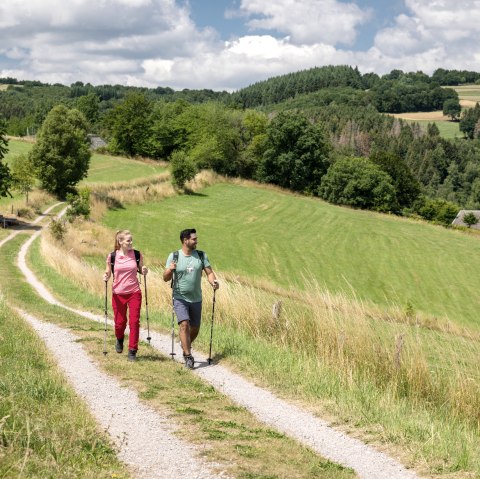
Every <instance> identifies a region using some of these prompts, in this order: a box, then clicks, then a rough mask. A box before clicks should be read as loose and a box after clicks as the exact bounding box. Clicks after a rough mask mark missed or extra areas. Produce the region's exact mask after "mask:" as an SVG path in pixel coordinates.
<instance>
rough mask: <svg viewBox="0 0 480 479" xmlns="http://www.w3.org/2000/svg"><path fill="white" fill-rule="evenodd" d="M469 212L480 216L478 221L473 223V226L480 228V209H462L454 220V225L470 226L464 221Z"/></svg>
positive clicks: (476, 228) (473, 227)
mask: <svg viewBox="0 0 480 479" xmlns="http://www.w3.org/2000/svg"><path fill="white" fill-rule="evenodd" d="M468 213H473V214H474V215H475V216H476V217H477V218H478V223H476V224H474V225H472V226H471V228H472V229H475V230H480V210H460V211H459V212H458V214H457V216H456V217H455V219H454V220H453V221H452V225H454V226H466V227H468V225H467V224H466V223H464V222H463V217H464V216H465V215H466V214H468Z"/></svg>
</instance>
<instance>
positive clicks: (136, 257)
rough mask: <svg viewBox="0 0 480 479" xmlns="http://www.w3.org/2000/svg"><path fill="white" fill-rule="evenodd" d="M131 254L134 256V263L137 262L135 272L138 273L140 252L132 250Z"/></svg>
mask: <svg viewBox="0 0 480 479" xmlns="http://www.w3.org/2000/svg"><path fill="white" fill-rule="evenodd" d="M133 253H134V254H135V261H136V262H137V272H138V273H140V251H138V250H136V249H134V250H133Z"/></svg>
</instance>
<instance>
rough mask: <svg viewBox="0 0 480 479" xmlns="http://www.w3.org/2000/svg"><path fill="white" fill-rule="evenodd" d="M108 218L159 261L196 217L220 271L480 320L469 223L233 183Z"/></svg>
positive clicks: (479, 249)
mask: <svg viewBox="0 0 480 479" xmlns="http://www.w3.org/2000/svg"><path fill="white" fill-rule="evenodd" d="M105 224H106V225H108V226H109V227H111V228H112V229H116V228H117V227H118V226H119V225H121V224H124V225H129V228H131V229H132V230H133V231H135V234H136V236H137V237H138V238H139V240H140V241H141V242H142V245H143V247H144V248H145V249H146V251H147V252H148V254H149V256H150V257H151V258H159V259H160V260H161V261H165V258H166V255H167V254H168V252H169V251H170V250H172V249H174V248H176V247H177V233H178V232H177V230H178V231H180V229H182V228H183V227H187V226H190V225H193V226H196V227H197V228H198V230H199V237H200V245H199V247H200V248H205V249H206V250H207V251H208V252H209V254H210V255H211V257H212V258H214V261H215V265H216V267H217V268H218V269H219V270H221V271H228V272H230V273H233V274H239V275H242V276H244V277H250V276H253V277H255V278H262V279H264V280H268V281H271V282H273V283H275V284H277V285H280V286H283V287H286V288H291V287H293V288H298V287H300V288H302V289H305V288H308V283H309V281H311V280H315V281H316V282H318V283H319V284H320V285H321V286H324V287H325V288H327V289H328V290H329V291H331V292H343V293H346V294H347V295H351V296H354V297H358V298H362V299H365V300H370V301H373V302H375V303H377V304H383V305H393V304H395V305H398V306H400V307H401V308H413V310H415V311H420V312H423V313H427V314H431V315H436V316H440V317H443V318H449V319H450V320H452V321H454V322H456V323H458V324H460V325H464V326H468V327H470V328H473V329H478V330H480V323H479V321H478V305H477V301H476V291H477V285H478V284H479V282H480V238H477V237H471V236H468V235H466V234H463V233H459V232H455V231H448V230H445V229H444V228H441V227H438V226H431V225H428V224H425V223H421V222H420V223H419V222H414V221H409V220H402V219H398V218H395V217H391V216H387V215H380V214H375V213H370V212H365V211H360V210H352V209H348V208H342V207H337V206H333V205H330V204H328V203H325V202H323V201H320V200H317V199H312V198H302V197H299V196H294V195H291V194H286V193H281V192H278V191H275V190H272V189H265V188H256V187H244V186H237V185H232V184H219V185H215V186H213V187H210V188H207V189H205V190H203V191H202V194H201V195H194V196H180V197H175V198H170V199H167V200H165V201H163V202H161V203H150V204H147V205H146V204H142V205H131V206H129V207H128V209H127V210H112V211H109V212H108V214H107V215H106V217H105Z"/></svg>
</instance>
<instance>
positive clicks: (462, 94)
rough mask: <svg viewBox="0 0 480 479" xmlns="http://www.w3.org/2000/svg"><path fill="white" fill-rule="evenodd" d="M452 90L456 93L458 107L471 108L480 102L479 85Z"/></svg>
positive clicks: (458, 87)
mask: <svg viewBox="0 0 480 479" xmlns="http://www.w3.org/2000/svg"><path fill="white" fill-rule="evenodd" d="M454 90H455V91H456V92H457V93H458V97H459V99H460V105H462V107H464V108H473V107H474V106H475V104H476V103H477V102H480V85H462V86H457V87H455V88H454Z"/></svg>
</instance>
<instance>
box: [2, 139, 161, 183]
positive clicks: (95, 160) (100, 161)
mask: <svg viewBox="0 0 480 479" xmlns="http://www.w3.org/2000/svg"><path fill="white" fill-rule="evenodd" d="M32 146H33V143H31V142H28V141H24V140H16V139H10V140H9V142H8V149H9V151H8V153H7V154H6V156H5V158H6V162H7V163H10V162H11V160H12V158H14V157H15V156H18V155H20V154H25V153H28V152H29V151H30V150H31V149H32ZM165 170H166V168H165V166H163V165H162V164H156V163H154V162H143V161H137V160H132V159H130V158H122V157H115V156H108V155H98V154H96V153H94V154H93V155H92V159H91V160H90V169H89V172H88V177H87V178H86V179H85V180H84V181H83V182H82V184H89V183H103V182H115V181H128V180H134V179H138V178H143V177H148V176H151V175H158V174H159V173H162V172H163V171H165Z"/></svg>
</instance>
